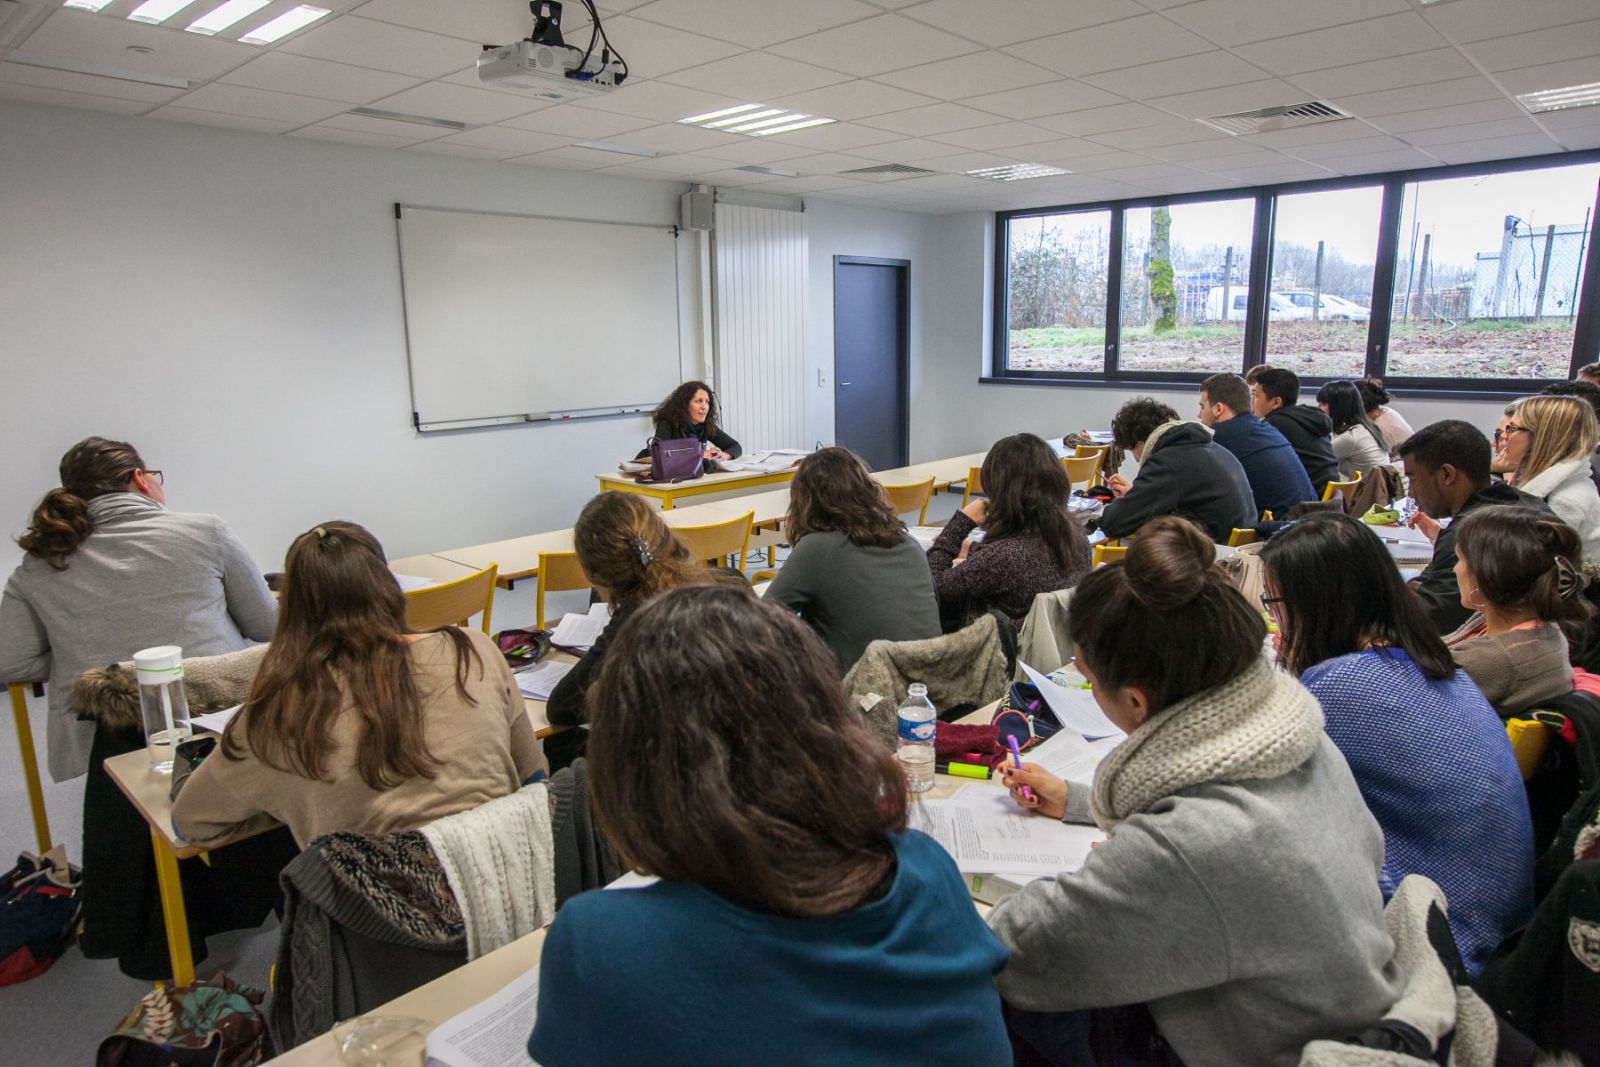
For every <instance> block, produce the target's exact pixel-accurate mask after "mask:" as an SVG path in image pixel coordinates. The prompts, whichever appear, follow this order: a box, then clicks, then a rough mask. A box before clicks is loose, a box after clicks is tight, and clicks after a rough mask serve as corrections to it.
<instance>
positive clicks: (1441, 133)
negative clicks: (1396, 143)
mask: <svg viewBox="0 0 1600 1067" xmlns="http://www.w3.org/2000/svg"><path fill="white" fill-rule="evenodd" d="M1543 136H1544V131H1542V130H1540V129H1539V127H1538V126H1537V125H1536V124H1535V123H1534V121H1533V120H1532V119H1530V118H1528V117H1527V116H1526V115H1524V116H1522V117H1520V118H1510V119H1496V120H1495V121H1493V122H1468V123H1464V124H1462V125H1460V126H1437V127H1435V126H1428V127H1424V128H1423V129H1420V130H1411V131H1409V132H1408V133H1403V134H1401V135H1400V138H1401V140H1403V141H1405V142H1407V143H1408V144H1411V145H1414V146H1416V147H1417V148H1425V149H1427V150H1429V151H1432V150H1433V146H1434V145H1445V144H1460V143H1461V142H1462V141H1486V140H1499V139H1502V138H1506V137H1543ZM1555 150H1556V148H1555V146H1554V145H1551V147H1550V151H1552V152H1554V151H1555Z"/></svg>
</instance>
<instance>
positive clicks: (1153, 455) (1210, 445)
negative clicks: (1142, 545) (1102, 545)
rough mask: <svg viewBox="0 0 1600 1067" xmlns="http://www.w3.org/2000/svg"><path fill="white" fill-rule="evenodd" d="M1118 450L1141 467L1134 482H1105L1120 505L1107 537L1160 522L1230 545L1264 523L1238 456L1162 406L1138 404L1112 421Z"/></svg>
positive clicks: (1109, 518)
mask: <svg viewBox="0 0 1600 1067" xmlns="http://www.w3.org/2000/svg"><path fill="white" fill-rule="evenodd" d="M1111 432H1112V433H1113V434H1115V435H1116V438H1117V447H1118V448H1124V449H1127V450H1128V451H1129V452H1131V453H1132V454H1133V458H1134V459H1136V460H1138V462H1139V474H1138V477H1136V478H1135V479H1134V480H1133V482H1132V483H1130V482H1129V481H1128V480H1127V479H1126V478H1124V477H1123V476H1122V475H1120V474H1113V475H1112V476H1111V477H1109V478H1107V479H1106V488H1108V489H1110V490H1111V492H1112V494H1113V495H1115V497H1116V499H1115V500H1113V501H1111V502H1110V503H1109V504H1107V505H1106V507H1105V510H1104V511H1103V512H1101V514H1100V530H1101V532H1102V533H1104V534H1105V535H1106V536H1107V537H1126V536H1128V535H1129V534H1134V533H1138V532H1139V528H1140V527H1141V526H1143V525H1144V524H1145V523H1146V522H1148V521H1150V520H1151V519H1153V518H1155V517H1157V516H1158V515H1182V516H1185V517H1186V518H1192V519H1193V520H1194V521H1195V522H1197V523H1198V524H1199V525H1200V526H1201V527H1202V528H1204V529H1205V531H1206V533H1208V534H1209V535H1210V536H1211V539H1212V540H1213V541H1216V542H1218V543H1219V544H1220V543H1225V542H1226V541H1227V540H1228V535H1229V534H1231V533H1232V532H1233V529H1234V527H1247V526H1254V525H1255V524H1256V520H1257V519H1258V518H1259V517H1260V515H1259V513H1258V512H1257V511H1256V504H1255V496H1254V494H1253V493H1252V491H1251V489H1250V479H1249V478H1248V477H1247V476H1246V475H1245V472H1244V467H1242V466H1241V465H1240V464H1239V460H1238V458H1237V457H1235V456H1234V454H1233V453H1232V452H1230V451H1228V450H1227V449H1226V448H1224V447H1223V446H1222V445H1220V444H1217V443H1216V442H1215V441H1213V440H1212V439H1211V432H1210V431H1209V430H1207V429H1206V428H1205V427H1204V426H1202V425H1200V424H1199V423H1197V422H1190V421H1188V420H1186V419H1180V418H1178V413H1177V412H1176V411H1173V410H1172V409H1171V408H1169V407H1168V406H1167V405H1165V404H1163V403H1161V402H1160V401H1159V400H1152V399H1151V398H1150V397H1147V396H1139V397H1134V398H1133V399H1132V400H1130V401H1128V402H1127V403H1126V404H1123V405H1122V407H1121V408H1120V409H1119V410H1118V411H1117V414H1116V416H1115V417H1114V418H1112V420H1111Z"/></svg>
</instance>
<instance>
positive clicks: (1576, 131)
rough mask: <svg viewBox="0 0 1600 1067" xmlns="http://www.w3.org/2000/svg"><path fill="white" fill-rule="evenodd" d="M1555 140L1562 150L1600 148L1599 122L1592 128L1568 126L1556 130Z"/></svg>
mask: <svg viewBox="0 0 1600 1067" xmlns="http://www.w3.org/2000/svg"><path fill="white" fill-rule="evenodd" d="M1555 138H1556V140H1557V141H1558V142H1559V143H1560V144H1561V147H1563V148H1570V149H1574V150H1577V149H1582V148H1600V122H1597V123H1595V124H1594V125H1593V126H1569V127H1567V128H1566V129H1561V130H1557V131H1556V133H1555Z"/></svg>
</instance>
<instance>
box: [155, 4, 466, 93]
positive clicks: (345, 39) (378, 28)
mask: <svg viewBox="0 0 1600 1067" xmlns="http://www.w3.org/2000/svg"><path fill="white" fill-rule="evenodd" d="M185 36H193V35H192V34H186V35H185ZM278 50H279V51H281V52H293V53H294V54H295V55H301V56H311V57H312V58H314V59H327V60H332V61H333V62H335V63H351V64H353V65H354V66H360V67H371V68H373V69H374V70H389V71H394V72H395V73H396V74H411V75H414V76H416V77H418V78H438V77H440V76H442V75H445V74H449V73H451V72H452V71H457V70H461V69H462V68H464V67H470V66H472V65H473V64H474V63H476V62H477V59H478V53H479V51H481V49H480V48H479V47H478V45H476V44H473V43H472V42H471V41H464V40H461V39H460V38H457V37H444V36H441V35H440V34H437V33H424V32H423V31H421V30H413V29H410V28H409V27H406V26H395V25H391V24H390V23H387V22H377V21H374V20H373V19H364V18H359V17H357V16H355V15H344V16H341V17H339V18H336V19H334V20H333V21H332V22H330V23H328V24H327V25H326V26H316V27H313V28H312V29H310V30H307V31H306V32H305V33H303V34H301V35H300V36H298V37H295V38H294V39H292V40H289V41H286V42H284V43H283V44H281V45H278Z"/></svg>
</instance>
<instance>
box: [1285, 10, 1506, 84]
mask: <svg viewBox="0 0 1600 1067" xmlns="http://www.w3.org/2000/svg"><path fill="white" fill-rule="evenodd" d="M1455 2H1456V3H1460V2H1462V0H1455ZM1477 73H1478V72H1477V71H1476V70H1474V69H1473V66H1472V64H1471V63H1469V62H1467V60H1466V58H1465V57H1464V56H1462V54H1461V53H1460V52H1457V51H1456V50H1455V49H1454V48H1436V49H1433V50H1432V51H1429V52H1418V53H1414V54H1412V55H1409V56H1396V57H1394V58H1392V59H1377V60H1373V61H1371V62H1368V63H1350V64H1347V65H1345V66H1339V67H1329V68H1328V69H1327V70H1319V71H1316V72H1315V73H1305V74H1290V75H1288V76H1287V80H1288V81H1291V82H1293V83H1294V84H1296V85H1298V86H1299V87H1300V88H1302V89H1304V90H1305V91H1306V92H1307V93H1309V94H1310V95H1311V96H1314V97H1320V98H1322V99H1324V100H1327V99H1330V98H1332V97H1337V96H1351V95H1354V94H1356V93H1375V92H1378V91H1380V90H1383V89H1399V88H1403V87H1405V86H1407V85H1423V84H1425V83H1427V82H1438V81H1445V80H1447V79H1449V78H1465V77H1469V76H1472V75H1476V74H1477Z"/></svg>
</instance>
